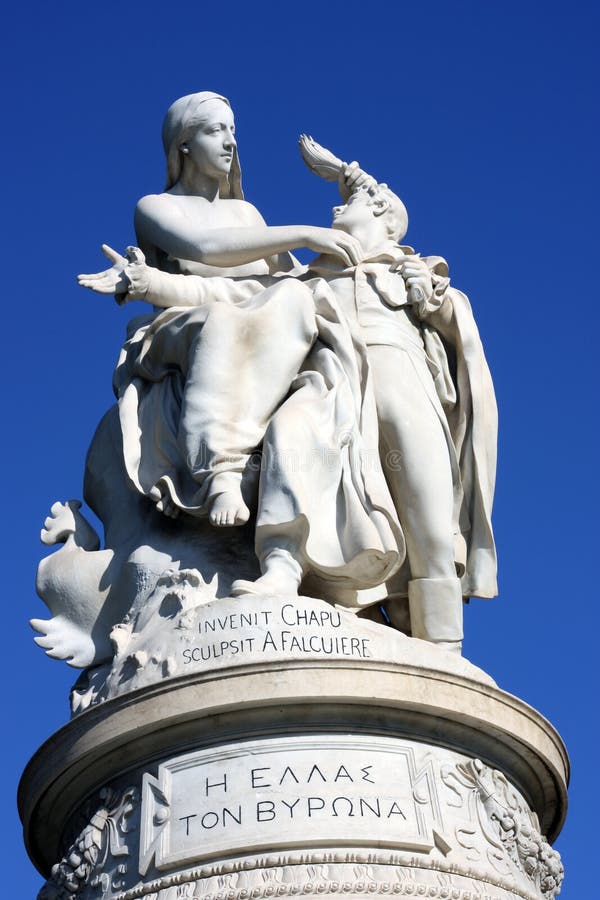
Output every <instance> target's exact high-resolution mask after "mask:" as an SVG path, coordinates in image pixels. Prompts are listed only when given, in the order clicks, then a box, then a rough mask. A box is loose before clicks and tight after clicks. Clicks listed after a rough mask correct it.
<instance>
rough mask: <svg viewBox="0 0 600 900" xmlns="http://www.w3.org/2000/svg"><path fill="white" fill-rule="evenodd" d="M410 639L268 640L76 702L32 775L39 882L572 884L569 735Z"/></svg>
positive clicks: (143, 893)
mask: <svg viewBox="0 0 600 900" xmlns="http://www.w3.org/2000/svg"><path fill="white" fill-rule="evenodd" d="M281 602H282V601H279V604H280V605H281ZM296 602H298V600H297V601H296ZM306 602H307V603H308V604H309V607H310V604H311V603H313V604H317V605H318V602H317V601H306ZM266 608H271V609H272V610H273V617H274V619H273V620H274V621H275V618H276V613H277V604H276V603H275V601H273V604H272V605H271V607H269V605H268V604H267V607H266ZM315 608H317V607H316V606H315ZM351 618H352V617H351ZM329 624H331V623H329ZM363 624H364V625H366V626H368V627H367V632H368V633H369V634H371V632H369V629H371V630H372V629H373V628H381V629H383V626H376V625H373V624H372V623H360V622H356V620H355V619H354V620H353V622H349V623H347V626H348V628H349V629H350V631H352V628H354V627H357V628H360V629H362V628H363ZM385 631H386V635H385V639H386V640H388V633H390V632H391V629H385ZM367 632H363V633H367ZM349 634H350V632H349ZM272 637H273V639H274V635H272ZM392 638H393V639H394V640H396V637H394V636H393V634H392ZM390 639H391V638H390ZM397 640H398V641H399V645H398V646H399V647H401V648H404V651H405V652H404V653H402V652H400V655H399V656H398V657H397V660H398V661H396V662H392V661H389V660H384V659H378V658H376V657H375V656H370V657H366V656H365V655H363V653H362V650H363V649H364V647H363V646H362V645H361V648H360V650H361V652H360V655H357V656H356V657H349V658H344V656H343V655H341V656H340V657H338V658H323V653H322V648H321V647H320V645H319V648H318V652H309V653H307V654H305V655H299V656H298V658H295V659H291V660H290V659H288V660H282V659H281V658H273V659H272V660H271V661H269V660H268V658H267V657H266V656H265V654H264V653H263V654H262V655H261V654H259V656H257V657H256V658H255V661H254V662H248V663H246V664H244V665H239V664H236V661H235V660H234V661H233V662H232V661H231V660H230V662H229V664H228V665H223V667H222V668H220V669H218V668H213V669H212V670H208V669H207V668H205V669H201V668H200V669H199V668H196V669H195V670H194V671H192V672H188V674H182V675H179V676H178V677H174V678H170V679H165V680H163V681H160V682H155V683H152V684H148V685H146V686H143V687H138V688H137V689H135V690H130V691H129V692H128V693H122V694H119V693H118V691H117V690H113V696H112V698H111V699H108V700H105V701H104V702H102V703H99V704H97V705H93V706H91V707H90V708H89V709H87V711H85V712H83V713H81V714H80V715H78V716H77V717H76V718H75V719H73V721H72V722H71V723H69V724H68V725H66V726H65V727H64V728H63V729H61V730H60V731H59V732H57V733H56V734H55V735H54V736H53V737H52V738H50V740H49V741H48V742H47V743H46V744H45V745H44V746H43V747H42V748H41V749H40V750H39V751H38V753H37V754H36V756H35V757H34V758H33V759H32V761H31V762H30V764H29V766H28V768H27V770H26V772H25V775H24V777H23V781H22V784H21V790H20V798H19V802H20V809H21V814H22V818H23V822H24V829H25V836H26V840H27V842H28V849H29V852H30V854H31V857H32V859H33V860H34V862H35V864H36V865H37V866H38V868H39V869H40V871H41V872H42V873H43V874H44V875H45V876H46V877H48V876H50V877H49V880H48V882H47V884H46V886H45V888H43V889H42V894H41V897H44V898H56V900H58V898H60V900H65V898H73V897H78V898H82V900H91V898H96V900H97V898H102V900H133V898H138V897H140V898H142V897H144V898H152V900H176V898H203V900H209V898H210V900H237V898H240V900H242V898H243V900H246V898H261V897H271V896H288V895H290V896H291V895H298V894H302V895H303V896H307V897H312V896H316V895H317V894H318V895H321V896H322V895H330V894H331V895H333V894H340V893H343V894H345V895H349V896H353V895H362V894H367V893H368V894H398V895H400V896H425V897H440V898H461V900H476V898H477V900H483V898H486V900H492V898H493V900H508V898H516V897H519V898H531V900H534V898H535V900H539V898H552V897H554V896H556V894H557V893H558V891H559V889H560V883H561V880H562V867H561V865H560V859H559V857H558V854H556V853H555V852H554V851H553V850H552V849H551V847H550V846H549V844H548V843H547V840H546V838H545V837H544V835H547V836H548V839H549V840H553V839H554V837H555V836H556V835H557V833H558V831H559V830H560V827H561V824H562V821H563V818H564V815H565V811H566V782H567V777H568V760H567V756H566V753H565V750H564V747H563V745H562V742H561V740H560V738H559V736H558V735H557V734H556V732H555V731H554V730H553V728H552V727H551V725H550V724H549V723H548V722H547V721H546V720H545V719H543V718H542V716H540V715H539V713H537V712H536V711H535V710H533V709H531V708H530V707H528V706H527V705H526V704H524V703H523V702H521V701H520V700H518V699H517V698H515V697H512V696H510V695H509V694H506V693H505V692H503V691H501V690H500V689H499V688H498V687H497V686H496V685H495V684H494V683H493V682H492V680H491V679H490V678H489V677H487V676H485V675H484V674H483V673H481V672H480V670H478V669H476V668H475V667H473V666H470V665H469V663H467V662H466V661H464V660H459V659H454V660H453V659H451V658H450V655H449V654H447V653H446V652H444V651H442V650H437V649H436V648H432V647H427V648H426V651H425V658H426V662H427V665H418V664H417V659H418V655H419V654H418V650H419V646H422V642H420V641H412V640H411V639H409V638H405V637H403V636H401V635H398V636H397ZM189 646H192V645H189ZM312 646H313V648H317V642H315V641H313V645H312ZM348 646H350V644H348ZM370 646H371V647H374V646H376V640H375V639H373V642H372V643H371V644H370ZM308 647H309V649H310V645H308ZM235 655H236V656H237V655H239V654H235ZM380 655H381V654H380ZM383 655H386V654H383ZM403 656H404V660H403V658H402V657H403ZM188 657H189V654H188ZM182 658H183V657H182ZM406 659H409V660H410V664H409V663H407V662H406ZM436 660H437V662H438V663H439V665H436ZM190 667H191V666H190ZM458 669H460V672H461V674H459V672H458V671H457V670H458Z"/></svg>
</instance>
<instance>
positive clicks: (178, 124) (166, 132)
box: [162, 91, 244, 200]
mask: <svg viewBox="0 0 600 900" xmlns="http://www.w3.org/2000/svg"><path fill="white" fill-rule="evenodd" d="M207 100H222V101H223V103H226V104H227V106H229V107H230V108H231V103H230V102H229V100H228V99H227V97H223V96H221V94H215V93H214V92H213V91H200V92H199V93H198V94H187V95H186V96H185V97H180V98H179V100H176V101H175V103H173V104H172V105H171V106H170V107H169V109H168V111H167V114H166V116H165V121H164V122H163V129H162V139H163V145H164V148H165V154H166V157H167V184H166V186H165V191H168V190H169V189H170V188H172V187H173V185H174V184H176V183H177V182H178V181H179V178H180V177H181V170H182V167H183V162H182V158H181V151H180V147H181V145H182V144H183V143H185V141H186V140H187V138H188V137H189V136H190V134H191V133H192V132H193V131H194V130H195V128H196V127H197V126H198V124H199V122H201V121H202V108H201V107H202V104H203V103H206V101H207ZM219 196H220V197H222V198H226V199H233V200H243V199H244V194H243V191H242V171H241V169H240V161H239V157H238V152H237V147H235V148H234V150H233V159H232V161H231V169H230V171H229V177H228V178H223V181H222V182H221V184H220V186H219Z"/></svg>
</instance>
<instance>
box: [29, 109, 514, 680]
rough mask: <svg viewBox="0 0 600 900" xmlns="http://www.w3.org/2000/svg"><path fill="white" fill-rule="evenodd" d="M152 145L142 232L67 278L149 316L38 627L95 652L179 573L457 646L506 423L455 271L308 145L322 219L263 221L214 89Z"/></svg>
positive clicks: (377, 186)
mask: <svg viewBox="0 0 600 900" xmlns="http://www.w3.org/2000/svg"><path fill="white" fill-rule="evenodd" d="M163 143H164V149H165V154H166V162H167V181H166V186H165V189H164V191H163V192H162V193H159V194H154V195H150V196H146V197H143V198H142V199H141V200H140V201H139V202H138V204H137V207H136V210H135V229H136V234H137V245H138V246H137V247H129V248H127V250H126V251H125V254H124V255H120V254H119V253H116V252H115V251H114V250H112V249H111V248H110V247H107V246H105V247H104V248H103V249H104V252H105V254H106V256H107V257H108V258H109V260H110V262H111V267H110V268H108V269H107V270H106V271H103V272H99V273H97V274H93V275H81V276H79V281H80V283H81V284H82V285H83V286H85V287H88V288H91V289H93V290H94V291H96V292H100V293H103V294H113V295H115V297H116V299H117V302H118V303H120V304H124V303H127V302H128V301H130V300H143V301H145V302H146V303H147V304H149V311H148V312H147V313H146V314H144V315H141V316H138V317H137V318H135V319H133V320H132V321H131V322H130V323H129V326H128V332H127V339H126V341H125V343H124V345H123V348H122V351H121V354H120V357H119V361H118V364H117V367H116V370H115V373H114V388H115V394H116V398H117V403H116V405H115V406H114V407H113V408H112V409H111V410H109V412H108V413H107V414H106V416H105V417H104V418H103V420H102V422H101V423H100V425H99V427H98V430H97V432H96V435H95V436H94V439H93V441H92V445H91V447H90V450H89V453H88V458H87V461H86V473H85V485H84V494H85V499H86V501H87V503H88V505H89V506H90V507H91V508H92V509H93V510H94V511H95V512H96V514H97V515H98V516H99V518H100V519H101V521H102V523H103V525H104V529H105V540H104V547H103V548H102V549H101V548H100V542H99V539H98V537H97V535H96V534H95V532H94V530H93V529H92V527H91V526H90V525H89V524H88V522H87V520H86V519H85V518H84V517H83V515H82V514H81V512H80V510H79V506H80V504H79V502H78V501H69V502H68V503H66V504H63V503H57V504H55V506H54V507H53V509H52V512H51V515H50V516H49V517H48V519H47V520H46V523H45V528H44V531H43V532H42V538H43V540H44V541H45V542H46V543H47V544H54V543H62V544H63V547H62V548H61V549H60V550H59V551H58V552H57V553H55V554H53V555H51V556H49V557H47V558H46V559H45V560H43V561H42V563H41V565H40V568H39V572H38V591H39V593H40V596H41V597H42V598H43V599H44V600H45V601H46V603H47V604H48V606H49V607H50V609H51V611H52V612H53V618H52V619H51V620H48V621H41V620H36V621H35V622H34V623H33V624H34V627H35V628H36V629H37V630H38V631H39V632H40V636H39V637H38V638H37V639H36V640H37V642H38V643H39V644H40V645H41V646H42V647H44V648H45V649H46V650H47V652H48V653H49V655H51V656H56V657H59V658H63V659H67V660H68V661H69V662H70V663H71V664H72V665H76V666H81V667H91V668H92V669H93V668H94V667H97V666H100V665H106V664H107V662H108V661H110V658H111V654H112V653H113V652H114V642H115V637H114V631H113V630H114V628H115V626H118V625H119V623H121V622H123V621H126V620H127V617H128V616H129V615H130V614H131V609H132V608H134V607H135V608H136V609H140V608H142V607H143V604H144V602H145V600H146V598H147V597H148V596H150V594H151V593H152V591H153V590H154V589H155V588H156V584H157V582H158V581H159V579H160V578H161V577H163V576H164V573H165V572H166V571H170V572H172V571H176V570H177V569H178V568H180V569H181V570H183V569H193V570H195V571H196V572H197V573H198V578H199V583H201V584H202V585H203V586H204V589H205V592H206V596H207V597H209V599H211V600H213V599H218V598H219V597H242V596H244V595H247V594H252V595H255V596H273V595H277V596H282V597H287V596H292V597H294V596H297V595H298V594H300V595H304V596H309V597H313V598H316V599H318V600H322V601H323V602H326V603H328V604H335V605H336V606H337V607H338V608H345V609H346V610H351V611H353V612H355V613H356V614H357V615H358V616H359V617H360V618H369V619H371V620H373V621H375V622H379V623H380V624H381V627H393V628H397V629H399V630H401V631H403V632H404V633H405V634H408V635H412V636H413V637H415V638H420V639H423V640H426V641H429V642H432V643H434V644H437V645H438V646H440V647H442V648H445V649H446V650H451V651H455V652H458V653H460V648H461V641H462V637H463V627H462V610H463V601H464V600H465V599H466V598H469V597H472V596H477V597H493V596H494V595H495V594H496V555H495V547H494V538H493V533H492V527H491V518H490V517H491V507H492V499H493V491H494V478H495V453H496V431H497V422H496V405H495V399H494V391H493V386H492V381H491V377H490V373H489V370H488V366H487V364H486V360H485V356H484V352H483V349H482V345H481V341H480V338H479V334H478V330H477V326H476V324H475V321H474V318H473V315H472V312H471V307H470V305H469V302H468V300H467V298H466V296H465V295H464V294H462V293H461V292H460V291H459V290H457V289H456V288H454V287H453V286H451V284H450V278H449V273H448V265H447V263H446V262H445V261H444V260H443V259H442V258H441V257H437V256H429V257H427V256H420V255H419V254H418V253H415V252H414V251H413V249H412V248H410V247H408V246H406V245H404V244H403V243H402V241H403V239H404V237H405V234H406V231H407V227H408V217H407V212H406V209H405V207H404V204H403V203H402V201H401V200H400V199H399V197H398V196H397V195H396V194H395V193H394V192H393V191H392V190H391V189H390V188H389V187H388V186H387V185H386V184H383V183H378V182H377V181H376V179H375V178H373V177H372V176H370V175H369V174H367V173H366V172H365V171H364V170H363V169H361V168H360V166H359V165H358V164H357V163H351V164H346V163H343V162H341V161H340V160H338V159H336V157H334V156H332V154H330V153H329V152H328V151H326V150H324V149H323V148H322V147H320V146H319V145H318V144H316V143H315V142H314V141H312V139H309V138H306V137H303V138H302V139H301V150H302V153H303V156H304V159H305V161H306V162H307V164H308V165H309V166H310V167H311V168H312V169H313V171H314V172H315V173H316V174H318V175H321V176H322V177H324V178H325V179H326V180H329V181H334V180H335V182H337V186H338V188H339V191H340V194H341V199H342V202H341V204H340V205H338V206H335V207H334V209H333V220H332V224H331V227H330V228H321V227H314V226H310V225H286V226H275V227H273V226H269V225H267V224H266V223H265V222H264V220H263V218H262V216H261V215H260V213H259V212H258V210H257V209H256V208H255V207H254V206H252V205H251V204H250V203H249V202H247V201H246V200H245V199H244V195H243V191H242V179H241V166H240V156H239V155H238V148H237V142H236V135H235V122H234V115H233V110H232V109H231V106H230V103H229V101H228V100H227V99H226V98H225V97H222V96H220V95H219V94H216V93H212V92H202V93H197V94H191V95H189V96H185V97H182V98H180V99H179V100H177V101H176V102H175V103H174V104H173V105H172V106H171V107H170V109H169V110H168V112H167V115H166V118H165V121H164V126H163ZM297 248H308V249H309V250H312V251H313V252H314V253H315V257H314V258H313V259H312V261H311V262H310V263H309V264H308V265H300V263H299V262H298V261H297V260H296V259H295V258H294V256H293V251H294V250H296V249H297ZM75 572H76V573H77V596H75V593H76V592H75V588H74V586H73V583H74V578H75V575H74V573H75ZM82 585H83V592H82ZM111 634H112V637H111Z"/></svg>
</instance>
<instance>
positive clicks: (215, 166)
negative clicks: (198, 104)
mask: <svg viewBox="0 0 600 900" xmlns="http://www.w3.org/2000/svg"><path fill="white" fill-rule="evenodd" d="M234 133H235V122H234V119H233V112H232V111H231V109H230V107H229V106H228V105H227V104H226V103H223V101H222V100H207V101H206V102H205V103H203V104H202V118H201V120H200V122H199V123H198V126H197V127H196V128H195V130H194V132H193V134H192V135H191V136H190V137H189V138H188V140H187V141H185V143H184V144H182V146H181V149H182V151H183V152H184V153H185V154H186V155H187V156H188V158H189V159H190V161H191V162H192V163H193V164H194V167H195V168H197V169H198V170H199V171H200V172H202V173H203V174H205V175H208V176H209V177H211V178H216V179H221V178H223V176H224V175H229V171H230V169H231V163H232V160H233V151H234V149H235V146H236V144H235V137H234Z"/></svg>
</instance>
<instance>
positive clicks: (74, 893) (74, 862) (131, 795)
mask: <svg viewBox="0 0 600 900" xmlns="http://www.w3.org/2000/svg"><path fill="white" fill-rule="evenodd" d="M137 799H138V793H137V790H136V789H135V788H128V789H127V790H125V791H123V792H120V793H117V792H116V791H113V790H112V789H111V788H103V789H102V790H101V791H100V793H99V795H98V800H97V801H96V802H95V803H89V804H88V805H87V807H86V810H87V816H86V820H87V821H86V824H85V826H84V827H83V829H82V830H81V831H80V832H79V834H78V835H77V837H76V838H75V840H74V841H73V843H72V844H71V845H70V847H69V848H68V850H67V851H66V853H65V855H64V856H63V858H62V859H61V860H60V862H58V863H56V865H54V866H53V867H52V872H51V875H50V878H49V879H48V881H47V882H46V884H45V885H44V886H43V887H42V889H41V890H40V892H39V894H38V900H74V898H76V897H78V896H79V895H80V893H81V891H82V890H83V889H84V888H85V886H86V885H87V884H88V883H89V882H90V879H91V878H92V876H93V874H94V872H95V871H97V870H99V869H101V868H102V867H103V866H104V864H105V862H106V860H107V857H108V855H109V853H110V854H112V856H113V857H122V856H128V855H129V850H128V848H127V846H126V843H124V841H123V838H124V837H125V836H126V834H127V832H128V831H129V830H130V829H129V827H128V824H127V820H128V817H129V816H130V815H131V813H132V812H133V810H134V807H135V805H136V803H137ZM119 869H120V870H121V871H123V872H124V871H126V866H123V865H121V866H120V867H119Z"/></svg>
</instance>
